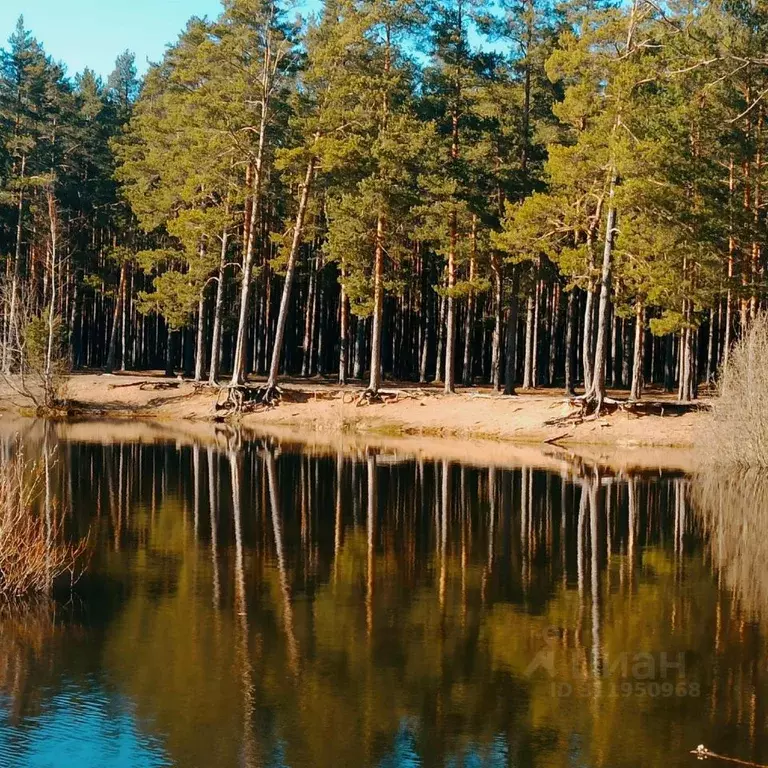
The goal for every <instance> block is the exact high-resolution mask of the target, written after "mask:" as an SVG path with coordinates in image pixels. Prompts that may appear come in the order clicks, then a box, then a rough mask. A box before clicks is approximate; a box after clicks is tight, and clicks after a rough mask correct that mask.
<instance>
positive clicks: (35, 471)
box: [0, 445, 86, 600]
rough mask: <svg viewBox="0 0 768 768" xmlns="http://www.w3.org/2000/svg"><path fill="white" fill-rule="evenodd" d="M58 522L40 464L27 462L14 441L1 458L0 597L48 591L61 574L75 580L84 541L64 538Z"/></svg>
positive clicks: (60, 514) (37, 593) (58, 511)
mask: <svg viewBox="0 0 768 768" xmlns="http://www.w3.org/2000/svg"><path fill="white" fill-rule="evenodd" d="M49 469H50V467H49ZM41 495H43V496H44V498H43V502H44V503H43V504H42V505H40V504H38V503H37V502H38V500H39V499H40V498H41ZM40 507H42V508H40ZM62 524H63V515H62V513H61V510H59V509H57V507H56V505H55V503H54V502H53V501H52V499H51V491H50V487H48V488H46V468H45V466H44V465H40V464H30V463H28V462H26V460H25V458H24V453H23V451H22V449H21V446H20V445H17V446H16V450H15V451H14V454H13V456H12V457H11V458H10V459H8V460H7V461H5V462H4V463H2V464H0V598H3V599H6V600H7V599H15V598H20V597H24V596H27V595H35V594H36V595H44V594H50V592H51V591H52V589H53V583H54V581H55V580H56V579H58V578H59V577H61V576H65V575H66V576H68V577H69V579H70V583H74V581H75V580H76V578H77V576H78V575H79V573H80V565H81V563H82V559H83V555H84V553H85V550H86V542H85V541H84V540H83V541H80V542H77V543H75V544H71V543H68V542H66V541H65V539H64V535H63V530H62Z"/></svg>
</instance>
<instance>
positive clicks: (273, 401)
mask: <svg viewBox="0 0 768 768" xmlns="http://www.w3.org/2000/svg"><path fill="white" fill-rule="evenodd" d="M282 399H283V390H282V389H280V387H278V386H272V385H270V384H265V385H264V386H263V387H259V389H257V390H256V397H255V400H256V402H257V403H258V404H259V405H263V406H266V407H267V408H274V407H276V406H277V405H279V404H280V401H281V400H282Z"/></svg>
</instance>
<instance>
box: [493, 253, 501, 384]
mask: <svg viewBox="0 0 768 768" xmlns="http://www.w3.org/2000/svg"><path fill="white" fill-rule="evenodd" d="M492 259H493V260H492V268H493V289H494V290H493V309H494V312H493V314H494V323H493V341H492V345H491V384H492V385H493V388H494V390H496V391H497V392H498V391H499V389H500V388H501V313H502V306H501V302H502V299H503V283H502V276H501V265H500V264H499V257H498V254H494V255H493V257H492Z"/></svg>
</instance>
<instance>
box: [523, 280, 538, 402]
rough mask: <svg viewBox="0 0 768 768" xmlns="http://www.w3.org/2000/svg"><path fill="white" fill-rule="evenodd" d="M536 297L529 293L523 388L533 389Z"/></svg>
mask: <svg viewBox="0 0 768 768" xmlns="http://www.w3.org/2000/svg"><path fill="white" fill-rule="evenodd" d="M535 304H536V299H535V298H534V295H533V293H529V294H528V309H527V311H526V316H525V363H524V366H523V389H533V384H534V382H533V356H534V355H535V354H536V351H535V350H534V348H533V332H534V327H533V326H534V321H535V318H536V306H535Z"/></svg>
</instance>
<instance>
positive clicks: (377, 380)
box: [368, 212, 384, 395]
mask: <svg viewBox="0 0 768 768" xmlns="http://www.w3.org/2000/svg"><path fill="white" fill-rule="evenodd" d="M383 320H384V215H383V214H382V213H381V212H379V215H378V218H377V220H376V250H375V254H374V262H373V320H372V326H371V369H370V378H369V380H368V393H369V394H370V395H378V394H379V388H380V387H381V331H382V324H383Z"/></svg>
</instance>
